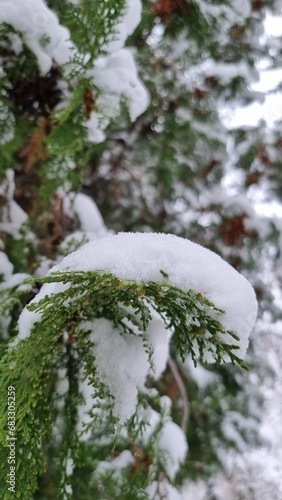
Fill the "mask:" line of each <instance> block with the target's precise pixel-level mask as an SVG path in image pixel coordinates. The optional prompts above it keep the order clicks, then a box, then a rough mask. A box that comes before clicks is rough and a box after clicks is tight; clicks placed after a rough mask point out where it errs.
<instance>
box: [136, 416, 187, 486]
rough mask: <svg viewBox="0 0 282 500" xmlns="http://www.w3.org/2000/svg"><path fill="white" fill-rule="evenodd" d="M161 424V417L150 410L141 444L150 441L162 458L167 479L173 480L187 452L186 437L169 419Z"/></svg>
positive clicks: (146, 443)
mask: <svg viewBox="0 0 282 500" xmlns="http://www.w3.org/2000/svg"><path fill="white" fill-rule="evenodd" d="M160 423H161V415H160V414H159V413H157V412H156V411H155V410H151V416H150V419H149V423H148V425H147V426H146V428H145V430H144V432H143V435H142V442H143V443H144V444H145V445H148V443H149V442H150V441H151V440H152V443H153V446H157V448H158V450H159V452H161V454H162V456H163V457H164V463H165V471H166V474H167V475H168V477H169V478H170V479H171V480H173V479H174V477H175V475H176V473H177V472H178V470H179V467H180V464H181V463H182V462H183V461H184V460H185V457H186V455H187V451H188V444H187V440H186V435H185V433H184V432H183V430H182V429H181V428H180V427H179V426H178V425H177V424H176V423H175V422H172V420H171V419H170V417H166V420H165V421H164V422H163V423H162V425H161V428H160V430H159V429H158V426H159V425H160ZM156 432H157V438H158V439H157V441H156V443H154V437H155V436H154V434H155V433H156Z"/></svg>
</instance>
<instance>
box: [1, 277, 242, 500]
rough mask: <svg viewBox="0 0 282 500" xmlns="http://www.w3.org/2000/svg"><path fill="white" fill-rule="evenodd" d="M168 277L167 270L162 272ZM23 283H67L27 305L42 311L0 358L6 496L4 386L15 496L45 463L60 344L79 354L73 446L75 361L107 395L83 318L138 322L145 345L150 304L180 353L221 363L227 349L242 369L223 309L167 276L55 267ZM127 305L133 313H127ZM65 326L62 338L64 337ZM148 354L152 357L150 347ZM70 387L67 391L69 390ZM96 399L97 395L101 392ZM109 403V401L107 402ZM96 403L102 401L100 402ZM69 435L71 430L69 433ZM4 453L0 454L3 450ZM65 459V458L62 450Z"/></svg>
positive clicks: (24, 492) (122, 327)
mask: <svg viewBox="0 0 282 500" xmlns="http://www.w3.org/2000/svg"><path fill="white" fill-rule="evenodd" d="M162 274H163V275H164V276H165V277H167V273H165V272H164V271H162ZM27 282H28V283H31V284H34V283H62V284H63V285H64V290H63V291H59V292H56V291H55V292H54V293H51V294H50V295H46V296H45V297H43V298H42V299H40V300H39V301H38V302H33V303H31V304H30V305H27V309H28V311H30V312H32V313H37V314H38V313H39V314H40V317H39V319H38V320H37V321H36V323H35V324H34V325H33V327H32V329H31V334H30V336H29V337H28V338H25V339H23V340H20V341H19V342H17V343H16V344H15V345H12V346H11V347H9V348H8V349H7V351H6V353H5V354H4V355H3V357H2V359H1V365H0V368H1V372H0V402H1V403H0V418H1V420H0V423H1V425H0V432H1V433H0V439H1V445H2V446H3V460H2V461H1V463H2V465H4V467H3V469H4V470H3V471H2V482H1V484H2V485H3V492H1V493H2V494H3V495H4V492H6V493H5V495H6V497H5V495H4V498H12V495H11V496H10V497H9V494H8V496H7V488H6V485H5V479H7V478H5V470H7V467H6V463H7V460H8V455H9V448H5V443H6V438H7V427H6V424H7V411H6V404H7V403H6V394H7V387H8V386H13V387H16V402H17V411H16V422H17V433H16V436H17V443H18V456H17V466H16V467H17V469H16V470H17V477H18V478H19V487H18V495H20V496H19V498H29V495H30V494H31V493H32V492H33V491H34V490H35V488H36V485H37V481H36V477H38V475H39V474H40V473H42V472H43V470H44V447H45V446H46V445H47V443H48V439H50V436H51V432H52V414H51V408H50V401H49V399H48V398H49V396H50V394H49V392H50V384H51V385H52V379H53V378H54V377H55V378H56V377H57V374H56V367H58V366H61V365H62V363H63V358H64V356H65V353H64V350H63V346H65V348H66V349H67V350H68V358H69V359H68V363H70V362H71V358H72V357H73V354H72V353H71V350H72V347H71V346H72V344H73V342H75V343H76V345H77V350H78V359H76V360H75V358H73V363H76V364H77V367H76V368H75V367H74V366H72V369H71V370H70V373H71V377H72V379H73V385H72V387H71V388H70V389H72V390H73V394H72V396H70V401H69V403H66V407H67V408H68V407H69V408H70V409H69V410H68V411H70V412H71V414H72V413H73V415H72V416H71V415H68V419H67V421H68V424H69V433H71V434H72V438H71V441H72V442H71V446H70V448H67V449H68V452H69V449H77V448H78V446H79V444H78V442H75V441H76V439H78V436H76V433H75V422H77V415H75V411H76V409H75V406H74V400H75V398H77V397H78V393H77V381H76V376H77V375H78V366H79V365H80V364H81V362H83V363H85V364H86V366H87V375H88V376H90V377H91V380H92V381H93V385H94V386H95V387H96V388H99V391H100V392H99V394H100V398H101V397H102V398H103V397H104V398H105V397H109V393H108V392H107V390H106V389H105V387H104V384H103V383H102V385H101V382H100V381H99V374H97V370H96V368H95V358H94V356H92V355H91V354H90V352H89V333H91V332H83V331H82V330H81V324H82V323H83V322H84V321H87V320H88V321H89V320H93V319H95V318H106V319H108V320H110V321H112V323H113V325H114V326H115V327H116V328H118V329H119V331H120V332H122V334H123V335H130V334H131V335H134V334H135V333H134V328H136V327H137V328H138V329H139V331H140V333H141V335H142V336H143V338H144V349H146V347H148V346H147V345H146V330H147V328H148V326H149V324H150V321H151V320H152V315H151V308H153V309H155V311H157V312H158V313H159V314H160V316H161V317H162V318H163V320H164V322H165V324H166V325H167V328H170V329H172V331H173V332H174V343H175V346H176V349H177V351H178V353H179V355H180V357H181V358H182V359H183V360H185V358H186V355H187V353H189V354H190V355H191V357H192V359H193V361H194V363H195V365H196V364H197V362H204V357H205V353H206V351H208V352H210V353H212V356H213V357H214V359H215V361H216V362H217V363H222V362H223V361H224V359H225V357H226V355H227V356H228V357H229V358H230V360H231V361H232V363H238V364H239V365H240V366H242V367H244V368H246V365H245V363H244V362H243V361H242V360H240V359H239V358H238V357H237V356H236V354H235V353H234V351H235V352H236V349H237V348H238V347H237V346H235V345H229V344H227V343H226V342H225V340H224V336H225V335H227V334H229V335H231V336H232V337H234V339H238V337H237V336H236V335H235V334H234V333H232V332H229V331H228V332H226V331H225V329H224V327H223V326H222V324H221V323H220V320H219V319H215V316H216V317H219V318H220V316H221V315H222V314H224V311H222V310H220V309H218V308H217V307H216V306H215V305H214V304H213V303H212V302H210V301H209V300H207V299H206V298H205V297H203V296H202V295H201V294H199V293H196V292H195V291H193V290H188V291H184V290H181V289H179V288H177V287H175V286H173V285H172V284H170V283H168V282H155V281H148V282H136V281H131V280H122V279H119V278H118V277H116V276H114V275H112V274H110V273H106V272H101V271H93V272H71V271H67V272H58V271H56V272H53V273H51V274H50V275H49V276H47V277H45V278H33V279H32V280H28V281H27ZM128 308H130V310H133V311H134V312H132V313H129V312H128ZM64 332H67V335H68V337H67V340H66V338H65V337H64ZM147 352H148V356H149V350H148V351H147ZM71 392H72V391H71ZM100 398H99V399H100ZM105 402H106V403H107V401H105ZM98 406H99V403H98ZM69 436H70V435H69ZM1 456H2V455H1ZM65 458H66V457H65ZM64 472H65V471H63V470H62V471H61V474H62V476H61V477H60V481H59V484H60V488H59V491H60V494H61V495H63V493H64V492H65V488H66V481H67V479H68V477H67V476H66V474H64Z"/></svg>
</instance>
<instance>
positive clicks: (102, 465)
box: [95, 450, 135, 475]
mask: <svg viewBox="0 0 282 500" xmlns="http://www.w3.org/2000/svg"><path fill="white" fill-rule="evenodd" d="M134 462H135V459H134V457H133V455H132V453H131V452H130V451H129V450H124V451H122V452H121V453H120V454H119V456H118V457H116V458H114V459H113V460H112V461H111V462H104V461H100V462H99V465H98V467H97V469H96V471H95V475H96V474H98V475H99V474H103V473H104V472H105V471H108V470H111V471H113V472H114V474H116V475H119V473H120V471H121V470H122V469H125V468H127V467H129V466H130V465H132V464H134Z"/></svg>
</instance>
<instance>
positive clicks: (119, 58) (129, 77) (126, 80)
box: [90, 49, 149, 142]
mask: <svg viewBox="0 0 282 500" xmlns="http://www.w3.org/2000/svg"><path fill="white" fill-rule="evenodd" d="M90 73H91V74H92V75H93V80H94V82H95V84H96V85H97V86H98V87H99V88H100V89H103V92H104V93H106V95H109V96H110V97H109V98H108V101H109V102H108V103H107V100H106V99H105V95H104V97H103V98H102V99H101V104H102V105H103V107H104V108H105V107H106V108H107V107H108V108H109V113H110V112H111V113H113V112H114V110H115V113H117V114H118V112H119V107H120V101H121V99H122V97H123V98H125V99H126V103H127V105H128V110H129V115H130V119H131V121H134V120H136V118H137V117H138V116H139V115H141V114H142V113H144V111H145V110H146V108H147V106H148V104H149V97H148V92H147V90H146V88H145V87H144V85H143V83H142V82H141V80H140V79H139V78H138V74H137V68H136V65H135V62H134V58H133V56H132V54H131V52H130V50H129V49H121V50H119V51H118V52H116V53H115V54H111V55H109V56H106V57H100V58H99V59H97V61H96V63H95V67H94V69H93V70H91V72H90ZM97 106H98V108H99V100H98V102H97ZM110 108H113V109H111V111H110ZM97 142H99V141H97Z"/></svg>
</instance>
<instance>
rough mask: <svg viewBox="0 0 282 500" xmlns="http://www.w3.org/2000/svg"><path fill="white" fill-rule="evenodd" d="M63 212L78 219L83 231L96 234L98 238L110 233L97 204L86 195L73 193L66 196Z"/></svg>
mask: <svg viewBox="0 0 282 500" xmlns="http://www.w3.org/2000/svg"><path fill="white" fill-rule="evenodd" d="M63 210H64V212H65V213H66V214H68V215H69V216H70V217H72V218H73V217H74V216H76V217H77V218H78V220H79V223H80V228H81V230H82V231H85V232H89V233H94V234H95V236H96V237H97V238H101V237H103V236H106V235H107V234H108V233H109V230H108V229H107V228H106V226H105V224H104V221H103V218H102V215H101V213H100V211H99V209H98V207H97V205H96V203H95V202H94V201H93V200H92V199H91V198H90V197H89V196H87V195H86V194H83V193H78V194H75V193H72V192H71V193H69V194H67V195H65V196H64V198H63Z"/></svg>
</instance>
